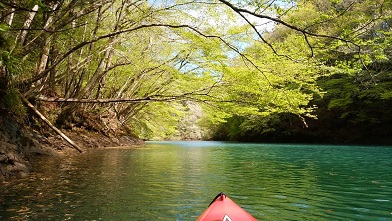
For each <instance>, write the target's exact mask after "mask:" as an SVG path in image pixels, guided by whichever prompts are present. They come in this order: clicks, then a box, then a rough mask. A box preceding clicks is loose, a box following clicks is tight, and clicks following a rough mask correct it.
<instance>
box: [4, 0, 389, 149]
mask: <svg viewBox="0 0 392 221" xmlns="http://www.w3.org/2000/svg"><path fill="white" fill-rule="evenodd" d="M391 4H392V2H391V1H386V0H360V1H359V0H298V1H294V0H255V1H254V0H246V1H226V0H213V1H203V0H200V1H199V0H194V1H187V0H184V1H183V0H179V1H162V0H149V1H145V0H96V1H84V0H83V1H80V0H65V1H56V0H46V1H44V0H42V1H40V0H12V1H11V0H9V1H2V2H0V16H1V20H0V22H1V24H0V97H1V99H0V108H1V110H2V112H7V113H12V114H13V115H16V116H18V117H20V118H25V117H26V110H25V108H24V107H23V103H22V102H21V99H22V100H23V98H27V99H28V100H29V101H30V102H31V103H32V104H34V105H35V106H36V107H37V108H38V109H40V110H41V111H42V112H43V113H44V114H45V115H46V116H47V117H48V118H49V120H50V121H51V122H52V123H55V124H56V125H57V126H58V127H60V128H73V127H85V128H87V129H89V128H90V129H94V130H101V131H103V132H105V133H111V131H113V130H115V129H116V127H124V128H127V131H128V132H129V133H132V134H134V135H136V136H138V137H141V138H144V139H172V138H181V139H185V138H190V139H194V138H197V139H201V138H207V139H211V138H215V139H225V140H227V139H229V140H255V141H256V140H257V141H285V140H287V141H300V142H304V141H305V142H306V141H312V142H324V141H325V140H327V139H334V140H332V141H335V142H340V141H342V140H343V141H347V142H348V141H353V142H357V141H360V139H364V135H366V136H367V138H369V139H370V137H373V138H372V139H386V138H387V137H388V134H390V132H391V129H390V128H389V127H388V125H390V123H391V117H390V116H389V107H390V106H391V99H392V92H391V91H392V90H391V89H392V88H391V86H392V84H391V80H392V79H391V77H392V75H391V70H390V66H391V65H390V58H391V40H392V38H391V33H392V32H391V31H392V30H391V25H392V24H391V22H392V20H391V15H392V5H391ZM114 121H115V122H116V124H113V122H114ZM94 122H95V123H94ZM96 122H99V125H100V126H99V125H98V124H97V123H96ZM114 125H116V126H114ZM195 131H197V134H196V135H191V134H192V133H195ZM337 131H338V132H339V133H336V132H337ZM369 136H370V137H369Z"/></svg>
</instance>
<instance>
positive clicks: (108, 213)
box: [0, 142, 392, 221]
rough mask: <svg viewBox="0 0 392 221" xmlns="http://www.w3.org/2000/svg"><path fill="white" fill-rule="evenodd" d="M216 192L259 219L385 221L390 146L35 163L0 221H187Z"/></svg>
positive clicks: (176, 148)
mask: <svg viewBox="0 0 392 221" xmlns="http://www.w3.org/2000/svg"><path fill="white" fill-rule="evenodd" d="M219 192H225V193H226V194H227V195H228V196H229V197H230V198H231V199H232V200H234V201H235V202H236V203H237V204H239V205H240V206H241V207H243V208H244V209H246V210H247V211H248V212H249V213H251V214H252V215H253V216H254V217H256V218H258V219H260V220H392V147H360V146H315V145H276V144H275V145H271V144H241V143H224V142H148V143H147V145H146V146H144V147H141V148H114V149H100V150H92V151H90V152H88V153H85V154H81V155H77V156H76V157H73V158H70V159H63V160H61V161H59V160H56V159H47V160H45V161H44V162H41V163H39V164H38V165H37V166H36V167H35V170H34V171H33V173H32V174H31V176H30V177H28V178H26V179H22V180H17V181H11V182H6V183H3V184H0V193H1V195H0V220H173V221H177V220H179V221H180V220H195V219H196V218H197V217H198V216H199V215H200V214H201V213H202V212H203V211H204V209H205V208H206V207H207V205H208V204H209V203H210V201H211V200H212V199H213V198H214V197H215V195H216V194H217V193H219Z"/></svg>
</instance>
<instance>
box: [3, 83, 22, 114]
mask: <svg viewBox="0 0 392 221" xmlns="http://www.w3.org/2000/svg"><path fill="white" fill-rule="evenodd" d="M0 94H1V99H0V107H1V108H3V109H6V110H7V111H8V112H10V113H12V114H14V116H16V117H18V118H23V117H25V116H26V108H25V106H24V105H23V103H22V101H21V100H20V98H19V94H18V92H17V91H16V90H15V89H8V90H7V91H6V92H4V93H0Z"/></svg>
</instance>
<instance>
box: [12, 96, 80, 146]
mask: <svg viewBox="0 0 392 221" xmlns="http://www.w3.org/2000/svg"><path fill="white" fill-rule="evenodd" d="M19 97H20V99H21V100H22V101H23V102H24V103H25V104H26V105H27V106H28V107H29V108H30V109H31V110H32V111H34V113H35V114H37V116H38V117H39V118H40V119H41V120H42V121H44V122H45V123H46V124H47V125H48V126H49V127H50V128H52V129H53V130H54V131H55V132H56V133H58V134H59V135H60V136H61V137H62V138H63V139H64V140H66V141H67V142H68V143H69V144H71V146H72V147H73V148H75V149H76V150H77V151H79V152H80V153H82V152H83V150H82V148H80V147H79V146H78V145H77V144H76V143H75V142H73V141H72V140H71V139H69V138H68V137H67V135H65V134H64V133H63V132H61V131H60V130H59V129H57V127H55V126H54V125H53V124H52V123H50V121H49V120H48V119H46V117H45V116H44V115H42V114H41V112H39V111H38V110H37V108H35V107H34V105H32V104H31V103H30V102H29V101H28V100H27V99H26V98H25V97H24V96H23V95H22V94H19Z"/></svg>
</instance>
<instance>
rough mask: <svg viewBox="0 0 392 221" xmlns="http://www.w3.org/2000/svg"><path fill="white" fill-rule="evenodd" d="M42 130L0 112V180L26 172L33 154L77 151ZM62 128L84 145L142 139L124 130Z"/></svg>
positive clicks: (128, 143) (131, 142)
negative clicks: (108, 132)
mask: <svg viewBox="0 0 392 221" xmlns="http://www.w3.org/2000/svg"><path fill="white" fill-rule="evenodd" d="M43 130H44V131H36V130H34V129H32V128H31V127H27V126H24V124H22V123H20V122H18V121H17V120H16V119H14V118H12V117H1V116H0V181H2V180H6V179H12V178H20V177H24V176H27V175H28V173H29V172H30V170H31V168H32V167H34V165H32V164H31V163H30V159H32V158H33V157H39V156H53V157H60V158H61V157H67V156H69V155H72V154H73V153H74V154H78V151H77V150H75V149H73V148H72V146H71V145H70V144H68V143H67V142H66V141H65V140H63V139H62V138H61V137H60V136H59V135H57V134H55V133H53V132H52V131H50V129H47V131H45V128H44V129H43ZM62 132H63V133H64V134H66V135H67V136H68V137H69V138H70V139H71V140H73V141H74V142H75V143H77V144H78V145H79V146H81V147H82V148H84V149H88V148H100V147H112V146H133V145H142V144H143V141H142V140H140V139H138V138H134V137H132V136H127V135H124V134H119V135H117V136H113V135H110V136H109V135H104V134H102V133H98V132H92V131H88V130H85V129H80V128H77V129H75V128H73V129H72V130H62Z"/></svg>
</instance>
